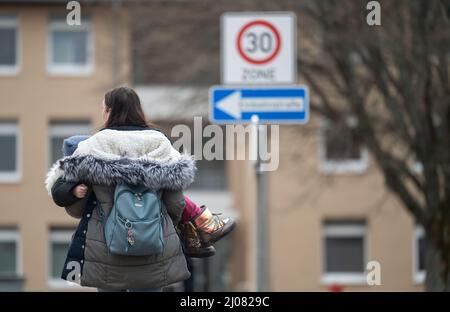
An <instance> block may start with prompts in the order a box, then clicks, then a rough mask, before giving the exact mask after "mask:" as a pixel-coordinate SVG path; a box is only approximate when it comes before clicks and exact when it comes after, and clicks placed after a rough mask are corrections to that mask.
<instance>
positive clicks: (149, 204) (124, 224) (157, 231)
mask: <svg viewBox="0 0 450 312" xmlns="http://www.w3.org/2000/svg"><path fill="white" fill-rule="evenodd" d="M163 208H164V207H163V203H162V201H161V198H160V196H159V194H158V193H156V192H153V191H151V190H149V189H148V188H146V187H144V186H132V185H128V184H118V185H117V186H116V189H115V191H114V205H113V207H112V209H111V213H110V214H109V216H108V218H107V220H106V223H105V239H106V245H107V247H108V249H109V251H110V252H111V253H113V254H118V255H127V256H148V255H155V254H160V253H162V252H163V250H164V237H163V220H164V217H163V214H162V209H163Z"/></svg>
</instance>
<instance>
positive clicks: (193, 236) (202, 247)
mask: <svg viewBox="0 0 450 312" xmlns="http://www.w3.org/2000/svg"><path fill="white" fill-rule="evenodd" d="M178 236H179V237H180V239H181V242H182V245H183V251H184V254H185V255H186V256H188V257H191V258H205V257H211V256H214V254H215V253H216V250H215V248H214V246H211V245H207V244H203V243H202V242H201V241H200V238H199V237H198V234H197V231H196V229H195V227H194V225H193V224H192V223H191V222H187V223H186V224H181V223H180V224H178Z"/></svg>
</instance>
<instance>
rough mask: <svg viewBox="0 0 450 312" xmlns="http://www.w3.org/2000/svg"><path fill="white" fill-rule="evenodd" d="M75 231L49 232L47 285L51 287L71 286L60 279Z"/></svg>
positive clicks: (67, 229) (53, 230) (55, 230)
mask: <svg viewBox="0 0 450 312" xmlns="http://www.w3.org/2000/svg"><path fill="white" fill-rule="evenodd" d="M74 232H75V229H72V228H62V229H60V228H54V229H51V230H50V257H49V271H48V272H49V284H50V286H52V287H65V286H70V285H72V284H69V283H67V282H66V281H64V280H62V279H61V272H62V270H63V266H64V262H65V260H66V255H67V252H68V250H69V245H70V242H71V240H72V235H73V233H74Z"/></svg>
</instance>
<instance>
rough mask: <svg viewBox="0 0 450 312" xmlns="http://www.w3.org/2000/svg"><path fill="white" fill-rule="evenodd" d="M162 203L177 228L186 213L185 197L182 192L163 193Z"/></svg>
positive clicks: (166, 191)
mask: <svg viewBox="0 0 450 312" xmlns="http://www.w3.org/2000/svg"><path fill="white" fill-rule="evenodd" d="M162 201H163V203H164V206H165V207H166V209H167V212H168V213H169V216H170V218H171V219H172V222H173V224H174V225H175V226H176V225H177V224H178V223H179V222H180V220H181V215H182V214H183V211H184V206H185V202H184V195H183V192H182V191H168V190H165V191H163V194H162Z"/></svg>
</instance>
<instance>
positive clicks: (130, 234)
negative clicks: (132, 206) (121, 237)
mask: <svg viewBox="0 0 450 312" xmlns="http://www.w3.org/2000/svg"><path fill="white" fill-rule="evenodd" d="M125 227H126V228H127V229H128V231H127V241H128V245H130V246H133V245H134V243H135V239H134V235H133V229H132V224H131V222H130V221H129V220H127V222H125Z"/></svg>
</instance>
